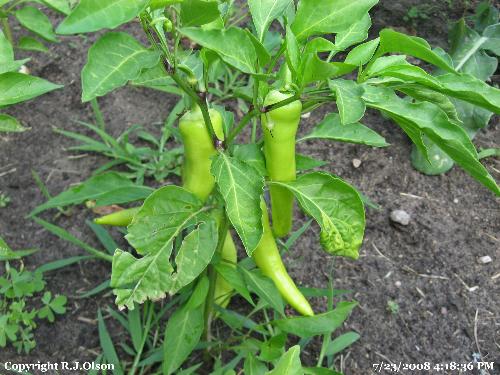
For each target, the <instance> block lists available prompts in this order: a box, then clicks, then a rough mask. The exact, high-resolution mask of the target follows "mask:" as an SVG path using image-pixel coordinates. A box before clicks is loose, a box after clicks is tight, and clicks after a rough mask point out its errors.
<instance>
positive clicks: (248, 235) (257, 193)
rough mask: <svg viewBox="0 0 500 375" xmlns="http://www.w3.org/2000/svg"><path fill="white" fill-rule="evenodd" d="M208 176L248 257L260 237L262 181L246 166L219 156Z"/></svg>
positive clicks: (256, 173) (261, 230) (260, 177)
mask: <svg viewBox="0 0 500 375" xmlns="http://www.w3.org/2000/svg"><path fill="white" fill-rule="evenodd" d="M211 171H212V174H213V175H214V177H215V181H216V182H217V187H218V189H219V192H220V193H221V195H222V196H223V198H224V201H225V203H226V212H227V215H228V217H229V220H230V221H231V224H232V225H233V227H234V229H235V230H236V232H237V233H238V235H239V237H240V238H241V241H242V242H243V246H245V250H246V252H247V254H248V256H251V255H252V252H253V251H254V250H255V248H256V247H257V245H258V244H259V242H260V239H261V238H262V233H263V227H262V210H261V208H260V199H261V198H260V197H261V195H262V192H263V190H264V178H263V177H262V176H261V175H260V174H259V173H258V171H257V170H256V169H254V168H253V167H251V166H250V165H248V164H246V163H244V162H242V161H240V160H238V159H236V158H233V157H229V156H227V155H226V154H224V153H219V155H217V156H216V157H215V159H214V160H213V162H212V169H211Z"/></svg>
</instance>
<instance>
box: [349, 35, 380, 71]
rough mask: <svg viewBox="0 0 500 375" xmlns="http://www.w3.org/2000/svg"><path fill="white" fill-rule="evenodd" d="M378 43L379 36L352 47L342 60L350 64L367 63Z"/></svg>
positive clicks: (359, 64) (360, 64)
mask: <svg viewBox="0 0 500 375" xmlns="http://www.w3.org/2000/svg"><path fill="white" fill-rule="evenodd" d="M379 44H380V38H377V39H373V40H370V41H369V42H366V43H363V44H360V45H359V46H357V47H355V48H353V49H352V50H351V51H350V52H349V53H348V54H347V57H346V59H345V60H344V62H345V63H346V64H350V65H356V66H362V65H365V64H366V63H368V62H369V61H370V60H371V59H372V57H373V55H374V54H375V51H376V50H377V48H378V46H379Z"/></svg>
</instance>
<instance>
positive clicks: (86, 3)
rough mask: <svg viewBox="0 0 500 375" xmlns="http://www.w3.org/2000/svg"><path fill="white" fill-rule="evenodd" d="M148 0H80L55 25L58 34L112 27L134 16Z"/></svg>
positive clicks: (86, 31) (88, 31) (87, 31)
mask: <svg viewBox="0 0 500 375" xmlns="http://www.w3.org/2000/svg"><path fill="white" fill-rule="evenodd" d="M148 2H149V0H81V1H80V2H79V3H78V5H77V6H76V8H75V9H73V11H72V12H71V13H70V15H69V16H68V17H67V18H66V19H65V20H64V21H63V22H62V23H61V24H60V25H59V26H58V27H57V30H56V32H57V33H58V34H65V35H68V34H79V33H90V32H93V31H98V30H101V29H114V28H116V27H118V26H120V25H122V24H124V23H126V22H128V21H131V20H132V19H133V18H135V17H136V16H137V15H138V14H139V13H140V12H141V11H142V10H143V9H144V8H145V7H146V5H147V3H148Z"/></svg>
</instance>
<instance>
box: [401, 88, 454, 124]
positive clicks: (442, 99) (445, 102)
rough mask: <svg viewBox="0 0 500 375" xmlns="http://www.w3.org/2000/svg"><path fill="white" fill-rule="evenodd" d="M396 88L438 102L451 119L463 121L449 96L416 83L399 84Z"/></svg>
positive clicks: (413, 95)
mask: <svg viewBox="0 0 500 375" xmlns="http://www.w3.org/2000/svg"><path fill="white" fill-rule="evenodd" d="M396 89H397V90H398V91H401V92H402V93H404V94H406V95H409V96H411V97H412V98H414V99H417V100H421V101H425V102H431V103H434V104H436V105H437V106H438V107H439V108H441V109H442V110H443V111H444V112H446V115H447V116H448V117H449V118H450V120H453V121H456V122H461V120H460V118H459V116H458V113H457V109H456V108H455V105H454V104H453V102H452V101H451V100H450V98H448V96H446V95H444V94H441V93H440V92H436V91H434V90H432V89H429V88H426V87H422V86H420V85H415V84H407V85H398V86H397V87H396Z"/></svg>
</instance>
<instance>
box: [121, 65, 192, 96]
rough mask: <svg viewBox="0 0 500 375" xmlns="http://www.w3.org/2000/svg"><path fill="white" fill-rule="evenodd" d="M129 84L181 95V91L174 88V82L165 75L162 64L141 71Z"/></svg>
mask: <svg viewBox="0 0 500 375" xmlns="http://www.w3.org/2000/svg"><path fill="white" fill-rule="evenodd" d="M130 84H132V85H133V86H144V87H148V88H151V89H153V90H159V91H164V92H168V93H171V94H176V95H183V91H182V90H181V89H179V88H178V87H177V86H176V83H175V81H174V80H173V79H172V77H170V76H169V75H167V73H166V72H165V68H163V64H161V63H160V64H156V65H155V66H154V67H152V68H148V69H143V70H142V71H141V73H140V74H139V76H138V77H137V78H135V79H133V80H132V81H130Z"/></svg>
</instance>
